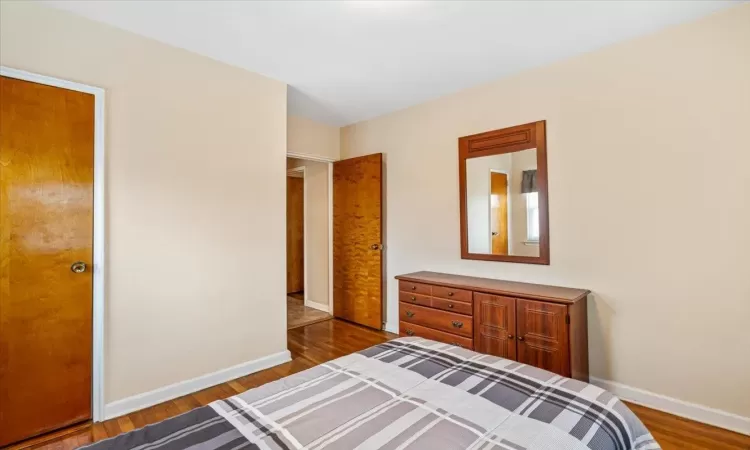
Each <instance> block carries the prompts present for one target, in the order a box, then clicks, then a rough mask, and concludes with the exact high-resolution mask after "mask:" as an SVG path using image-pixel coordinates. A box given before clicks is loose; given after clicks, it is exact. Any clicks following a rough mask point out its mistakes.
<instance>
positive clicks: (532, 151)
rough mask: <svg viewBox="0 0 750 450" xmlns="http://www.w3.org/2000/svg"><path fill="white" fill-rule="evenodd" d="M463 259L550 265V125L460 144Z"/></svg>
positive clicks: (506, 130)
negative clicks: (548, 170) (548, 163)
mask: <svg viewBox="0 0 750 450" xmlns="http://www.w3.org/2000/svg"><path fill="white" fill-rule="evenodd" d="M458 172H459V173H458V179H459V189H460V195H461V202H460V204H461V258H462V259H479V260H484V261H506V262H517V263H527V264H547V265H548V264H549V220H548V216H549V210H548V196H547V140H546V134H545V121H543V120H542V121H539V122H533V123H527V124H525V125H519V126H515V127H510V128H503V129H500V130H494V131H488V132H486V133H480V134H475V135H472V136H464V137H462V138H459V139H458Z"/></svg>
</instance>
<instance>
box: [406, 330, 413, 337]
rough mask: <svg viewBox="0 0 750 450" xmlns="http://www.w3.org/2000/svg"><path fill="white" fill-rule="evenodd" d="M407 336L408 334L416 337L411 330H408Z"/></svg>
mask: <svg viewBox="0 0 750 450" xmlns="http://www.w3.org/2000/svg"><path fill="white" fill-rule="evenodd" d="M406 334H408V335H409V336H414V332H413V331H411V330H406Z"/></svg>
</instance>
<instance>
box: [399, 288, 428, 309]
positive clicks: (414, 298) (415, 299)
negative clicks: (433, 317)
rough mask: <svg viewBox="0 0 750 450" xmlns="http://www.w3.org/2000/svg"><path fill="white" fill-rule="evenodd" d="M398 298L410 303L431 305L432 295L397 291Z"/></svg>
mask: <svg viewBox="0 0 750 450" xmlns="http://www.w3.org/2000/svg"><path fill="white" fill-rule="evenodd" d="M398 299H399V300H400V301H402V302H404V303H409V304H410V305H422V306H432V297H430V296H429V295H422V294H414V293H412V292H403V291H401V292H399V293H398Z"/></svg>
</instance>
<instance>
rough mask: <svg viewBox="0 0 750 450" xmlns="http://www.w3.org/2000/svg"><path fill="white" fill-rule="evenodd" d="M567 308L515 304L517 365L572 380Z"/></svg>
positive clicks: (525, 303) (521, 301) (534, 302)
mask: <svg viewBox="0 0 750 450" xmlns="http://www.w3.org/2000/svg"><path fill="white" fill-rule="evenodd" d="M567 309H568V308H567V306H565V305H560V304H557V303H547V302H536V301H532V300H520V299H519V300H517V301H516V327H517V331H518V362H522V363H524V364H530V365H532V366H536V367H540V368H542V369H545V370H549V371H550V372H555V373H557V374H560V375H563V376H566V377H569V376H570V359H569V357H568V325H567V324H566V323H565V316H566V314H567Z"/></svg>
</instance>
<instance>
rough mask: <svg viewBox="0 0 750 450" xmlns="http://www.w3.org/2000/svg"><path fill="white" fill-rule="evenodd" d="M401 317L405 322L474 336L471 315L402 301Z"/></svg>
mask: <svg viewBox="0 0 750 450" xmlns="http://www.w3.org/2000/svg"><path fill="white" fill-rule="evenodd" d="M399 317H400V319H401V320H402V321H404V322H409V323H414V324H417V325H422V326H425V327H428V328H435V329H437V330H440V331H445V332H448V333H453V334H460V335H462V336H467V337H472V336H473V334H472V332H473V327H472V318H471V316H465V315H463V314H455V313H449V312H447V311H441V310H439V309H433V308H425V307H423V306H417V305H410V304H408V303H404V302H401V305H400V308H399Z"/></svg>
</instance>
